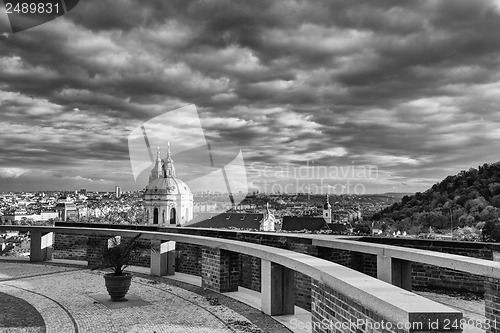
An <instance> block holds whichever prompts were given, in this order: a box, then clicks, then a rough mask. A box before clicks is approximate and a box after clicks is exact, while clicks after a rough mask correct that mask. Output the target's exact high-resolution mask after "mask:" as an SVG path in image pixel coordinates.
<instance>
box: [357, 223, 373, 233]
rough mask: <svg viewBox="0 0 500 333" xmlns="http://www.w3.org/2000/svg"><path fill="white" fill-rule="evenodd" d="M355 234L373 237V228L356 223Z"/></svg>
mask: <svg viewBox="0 0 500 333" xmlns="http://www.w3.org/2000/svg"><path fill="white" fill-rule="evenodd" d="M353 232H354V233H356V234H360V235H371V233H372V228H371V227H370V225H368V224H366V223H356V224H355V225H354V228H353Z"/></svg>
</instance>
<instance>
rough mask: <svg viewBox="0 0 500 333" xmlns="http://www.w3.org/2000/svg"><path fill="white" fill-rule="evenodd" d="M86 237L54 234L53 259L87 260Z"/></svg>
mask: <svg viewBox="0 0 500 333" xmlns="http://www.w3.org/2000/svg"><path fill="white" fill-rule="evenodd" d="M87 238H88V237H87V236H79V235H68V234H60V233H58V234H55V236H54V251H53V253H52V255H53V258H54V259H70V260H87Z"/></svg>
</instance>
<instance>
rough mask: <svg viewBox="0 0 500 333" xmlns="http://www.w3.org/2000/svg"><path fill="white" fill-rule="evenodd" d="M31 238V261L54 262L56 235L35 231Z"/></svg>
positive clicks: (32, 232) (31, 233)
mask: <svg viewBox="0 0 500 333" xmlns="http://www.w3.org/2000/svg"><path fill="white" fill-rule="evenodd" d="M30 236H31V243H30V261H34V262H37V261H46V260H52V251H53V244H54V233H53V232H41V231H38V230H33V231H31V232H30Z"/></svg>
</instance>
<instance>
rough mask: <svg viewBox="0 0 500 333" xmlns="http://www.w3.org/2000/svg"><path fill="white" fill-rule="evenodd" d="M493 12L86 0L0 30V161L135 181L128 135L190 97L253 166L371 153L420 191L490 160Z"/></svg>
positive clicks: (286, 1) (214, 136)
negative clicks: (42, 19)
mask: <svg viewBox="0 0 500 333" xmlns="http://www.w3.org/2000/svg"><path fill="white" fill-rule="evenodd" d="M498 8H499V5H498V1H493V0H492V1H489V0H478V1H474V2H471V1H465V0H463V1H462V0H457V1H453V2H446V1H444V0H432V1H431V0H424V1H418V2H404V3H402V2H399V1H391V0H388V1H382V2H377V3H371V2H366V1H359V0H351V1H347V0H345V1H329V0H317V1H314V2H311V1H306V0H278V1H272V2H269V1H264V0H256V1H251V2H248V1H247V2H245V1H242V0H241V1H240V0H237V1H228V0H212V1H169V2H162V1H149V2H147V3H141V5H140V6H137V3H135V2H132V1H129V0H127V1H121V2H120V3H117V2H115V1H110V0H99V1H97V0H88V1H84V2H80V3H79V4H78V6H76V7H75V8H74V9H73V10H72V11H71V12H70V13H68V14H67V15H65V16H63V17H61V18H58V19H56V20H53V21H51V22H49V23H46V24H44V25H41V26H38V27H36V28H33V29H29V30H26V31H23V32H21V33H16V34H11V35H9V36H8V37H9V38H4V37H0V78H1V79H0V111H1V115H0V117H1V120H2V121H1V122H0V140H1V142H3V143H4V144H2V145H1V146H0V158H1V159H2V161H3V162H2V163H3V165H2V168H6V169H5V170H7V169H9V170H11V169H16V168H21V169H22V168H24V165H26V164H27V163H28V164H29V165H30V168H33V169H37V168H38V169H40V170H49V171H50V172H53V173H54V174H51V175H52V176H50V177H47V178H43V177H42V178H40V179H39V180H35V179H34V178H29V179H28V178H26V175H25V174H21V175H19V176H18V178H17V179H16V180H18V181H23V182H25V184H23V185H22V186H24V188H28V187H30V186H32V187H33V188H34V189H36V188H35V187H36V186H41V187H43V186H44V184H50V182H51V181H55V183H54V184H60V183H58V181H59V180H57V179H55V178H54V177H55V176H54V175H55V174H60V175H63V176H64V177H69V178H67V179H66V180H67V183H68V184H73V185H74V186H77V185H78V186H80V185H82V184H83V182H85V181H86V180H85V179H90V180H95V179H103V180H105V181H106V182H109V183H106V184H105V185H106V186H111V184H112V183H114V182H119V183H123V184H126V185H127V186H130V187H131V188H135V189H138V188H141V187H143V186H144V185H145V184H142V183H137V184H134V183H133V181H132V180H131V179H132V178H131V173H130V166H129V163H128V162H127V161H128V155H127V154H128V150H127V146H126V144H127V135H128V134H129V133H130V131H131V130H132V129H133V128H136V127H137V126H140V124H142V123H143V122H145V121H147V120H149V119H151V118H153V117H155V116H158V115H161V114H163V113H165V112H167V111H170V110H173V109H176V108H178V107H181V106H185V105H188V104H191V103H194V104H196V105H197V107H198V110H199V112H200V117H201V120H202V124H203V125H204V127H205V128H204V130H205V135H207V137H208V138H210V140H215V141H217V140H220V141H224V140H226V141H231V142H236V143H237V144H238V145H239V146H241V147H242V149H243V150H244V152H245V158H246V159H247V160H248V163H253V162H255V163H260V165H263V166H264V165H275V166H276V165H286V164H291V165H300V164H301V163H304V161H309V160H310V161H315V163H316V164H317V165H325V166H326V165H352V164H353V163H354V164H357V165H369V164H376V165H377V166H379V169H382V168H384V169H386V170H387V172H390V173H391V174H393V175H395V177H405V179H408V181H405V182H406V183H407V184H408V186H405V187H404V188H405V191H411V190H425V186H427V185H428V183H429V182H432V180H433V179H440V178H444V177H445V176H446V175H448V174H452V173H456V172H458V171H460V170H461V169H468V168H469V167H471V166H475V165H478V164H483V163H484V162H494V161H496V160H497V159H498V155H497V153H496V151H497V144H496V143H497V140H498V139H500V132H499V130H498V128H499V125H500V115H499V113H498V105H500V103H499V102H500V100H499V96H500V94H499V92H500V83H499V82H500V74H498V70H497V69H498V67H499V65H500V56H498V54H499V51H500V36H499V35H498V33H497V31H499V30H500V11H499V9H498ZM84 168H85V170H84ZM75 170H76V172H75ZM83 171H84V172H83ZM14 174H15V173H14ZM77 176H80V177H82V179H79V178H74V177H77ZM72 177H73V178H72ZM56 178H57V177H56ZM58 179H59V178H58ZM143 181H144V182H145V180H143ZM394 181H396V180H394ZM389 183H390V182H389ZM389 183H387V184H385V183H384V184H379V185H376V186H375V185H374V184H371V185H370V186H372V189H377V190H378V191H379V190H383V186H385V185H387V186H388V187H387V188H391V187H392V186H395V185H394V184H389ZM5 184H7V183H3V184H2V187H4V188H9V189H15V188H16V186H18V184H20V183H19V182H18V183H17V184H14V183H9V184H10V185H8V186H10V187H8V186H7V185H5ZM61 184H62V183H61ZM35 185H36V186H35ZM87 185H88V186H98V185H96V182H95V181H92V182H88V184H87ZM87 185H85V186H87ZM368 185H369V184H367V186H368ZM19 186H21V185H19ZM82 186H83V185H82ZM103 186H104V185H103ZM100 188H103V187H100Z"/></svg>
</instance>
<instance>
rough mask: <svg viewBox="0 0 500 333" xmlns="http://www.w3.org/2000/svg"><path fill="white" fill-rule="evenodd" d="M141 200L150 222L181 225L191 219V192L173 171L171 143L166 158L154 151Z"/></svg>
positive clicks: (147, 219) (160, 224)
mask: <svg viewBox="0 0 500 333" xmlns="http://www.w3.org/2000/svg"><path fill="white" fill-rule="evenodd" d="M143 203H144V208H145V210H146V221H147V223H148V224H151V225H159V226H165V227H167V226H171V227H173V226H182V225H184V224H186V223H187V222H188V221H190V220H192V219H193V193H191V190H190V189H189V187H188V186H187V184H186V183H185V182H183V181H182V180H180V179H179V178H177V176H176V174H175V167H174V161H173V160H172V156H171V153H170V145H169V148H168V151H167V157H166V158H165V159H162V158H161V156H160V152H159V151H158V152H157V156H156V161H155V165H154V167H153V170H151V175H150V176H149V184H148V185H147V186H146V191H145V192H144V202H143Z"/></svg>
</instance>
